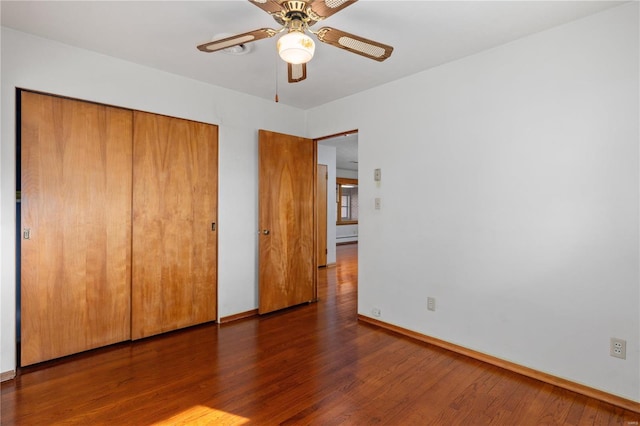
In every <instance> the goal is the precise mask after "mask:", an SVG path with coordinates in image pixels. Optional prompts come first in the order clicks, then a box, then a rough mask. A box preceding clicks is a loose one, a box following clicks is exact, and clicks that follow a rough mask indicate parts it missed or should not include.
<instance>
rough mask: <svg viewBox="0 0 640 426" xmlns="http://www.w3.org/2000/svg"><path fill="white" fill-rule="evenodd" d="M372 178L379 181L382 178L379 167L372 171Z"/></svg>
mask: <svg viewBox="0 0 640 426" xmlns="http://www.w3.org/2000/svg"><path fill="white" fill-rule="evenodd" d="M373 180H374V181H376V182H380V181H381V180H382V170H381V169H375V170H374V171H373Z"/></svg>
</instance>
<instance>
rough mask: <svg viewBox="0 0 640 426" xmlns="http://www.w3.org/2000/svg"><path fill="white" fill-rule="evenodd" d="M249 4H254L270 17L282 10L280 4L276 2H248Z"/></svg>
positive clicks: (266, 0) (260, 0) (255, 0)
mask: <svg viewBox="0 0 640 426" xmlns="http://www.w3.org/2000/svg"><path fill="white" fill-rule="evenodd" d="M249 2H251V3H253V4H255V5H256V6H258V7H259V8H260V9H262V10H264V11H265V12H267V13H268V14H270V15H271V14H273V13H278V12H280V11H281V10H282V6H280V2H278V1H277V0H249Z"/></svg>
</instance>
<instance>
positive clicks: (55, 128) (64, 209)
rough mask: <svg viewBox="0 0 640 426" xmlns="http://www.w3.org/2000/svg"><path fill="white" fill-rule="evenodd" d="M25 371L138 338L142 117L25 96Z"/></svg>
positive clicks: (22, 244) (22, 362)
mask: <svg viewBox="0 0 640 426" xmlns="http://www.w3.org/2000/svg"><path fill="white" fill-rule="evenodd" d="M20 130H21V149H22V160H21V161H22V165H21V168H22V176H21V184H22V188H21V189H22V202H21V212H22V213H21V223H22V226H23V228H24V230H23V231H24V232H26V233H27V235H23V237H24V238H23V239H22V240H21V365H23V366H25V365H30V364H34V363H37V362H41V361H45V360H49V359H53V358H57V357H61V356H64V355H69V354H72V353H77V352H81V351H84V350H87V349H92V348H96V347H100V346H104V345H108V344H111V343H115V342H121V341H124V340H129V339H130V330H131V324H130V297H131V294H130V282H131V281H130V280H131V266H130V265H131V155H132V112H131V111H129V110H124V109H119V108H113V107H108V106H103V105H97V104H93V103H88V102H81V101H75V100H70V99H64V98H59V97H55V96H48V95H42V94H36V93H30V92H21V125H20Z"/></svg>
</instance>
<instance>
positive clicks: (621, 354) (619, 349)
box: [609, 337, 627, 359]
mask: <svg viewBox="0 0 640 426" xmlns="http://www.w3.org/2000/svg"><path fill="white" fill-rule="evenodd" d="M609 355H611V356H612V357H614V358H620V359H627V341H626V340H622V339H618V338H615V337H612V338H611V343H610V345H609Z"/></svg>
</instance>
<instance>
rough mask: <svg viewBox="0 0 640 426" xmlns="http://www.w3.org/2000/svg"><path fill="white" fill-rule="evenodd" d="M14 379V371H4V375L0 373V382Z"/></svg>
mask: <svg viewBox="0 0 640 426" xmlns="http://www.w3.org/2000/svg"><path fill="white" fill-rule="evenodd" d="M15 377H16V371H15V370H10V371H5V372H4V373H0V382H6V381H7V380H11V379H15Z"/></svg>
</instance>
